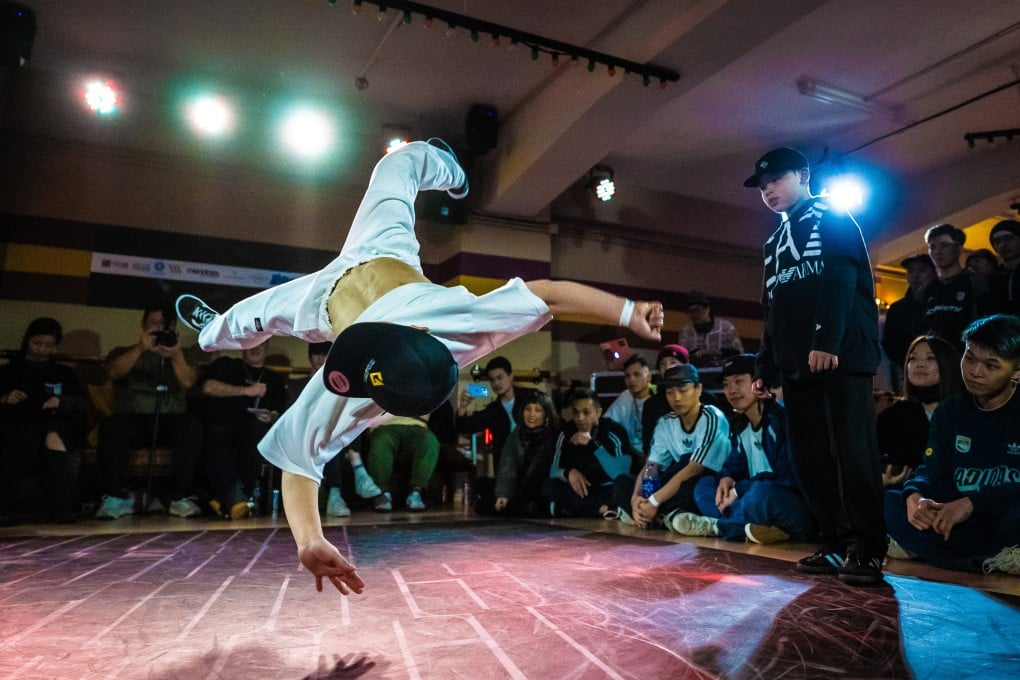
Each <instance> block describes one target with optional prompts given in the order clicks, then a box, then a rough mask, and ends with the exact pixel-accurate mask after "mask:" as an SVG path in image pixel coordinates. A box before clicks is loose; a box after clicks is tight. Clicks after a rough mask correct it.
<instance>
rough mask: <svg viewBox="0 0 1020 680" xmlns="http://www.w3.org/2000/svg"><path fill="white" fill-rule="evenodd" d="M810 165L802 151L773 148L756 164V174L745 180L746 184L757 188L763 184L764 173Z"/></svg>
mask: <svg viewBox="0 0 1020 680" xmlns="http://www.w3.org/2000/svg"><path fill="white" fill-rule="evenodd" d="M807 167H810V164H809V163H808V160H807V158H805V157H804V154H802V153H801V152H800V151H797V150H796V149H790V148H788V147H783V148H782V149H773V150H772V151H769V152H768V153H767V154H765V155H764V156H762V157H761V158H759V159H758V162H757V163H755V164H754V174H753V175H751V176H750V177H748V178H747V179H746V180H744V186H745V187H750V188H753V189H757V188H758V187H760V186H761V178H762V176H763V175H766V174H769V173H773V172H780V173H782V172H786V171H787V170H800V169H801V168H807Z"/></svg>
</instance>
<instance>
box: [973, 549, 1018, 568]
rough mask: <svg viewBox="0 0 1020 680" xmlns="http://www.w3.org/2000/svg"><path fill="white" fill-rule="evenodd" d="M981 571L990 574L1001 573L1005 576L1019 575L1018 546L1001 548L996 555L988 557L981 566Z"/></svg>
mask: <svg viewBox="0 0 1020 680" xmlns="http://www.w3.org/2000/svg"><path fill="white" fill-rule="evenodd" d="M981 569H982V571H984V572H985V573H986V574H990V573H991V572H993V571H1001V572H1003V573H1005V574H1013V575H1020V546H1017V545H1014V546H1013V547H1011V548H1003V549H1002V550H1000V551H999V552H998V554H997V555H994V556H992V557H989V558H988V559H987V560H985V561H984V562H983V563H982V565H981Z"/></svg>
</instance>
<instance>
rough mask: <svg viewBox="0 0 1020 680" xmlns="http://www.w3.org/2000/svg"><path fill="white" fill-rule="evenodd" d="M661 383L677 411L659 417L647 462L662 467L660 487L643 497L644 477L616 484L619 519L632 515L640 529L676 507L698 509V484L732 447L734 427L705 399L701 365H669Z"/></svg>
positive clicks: (630, 517)
mask: <svg viewBox="0 0 1020 680" xmlns="http://www.w3.org/2000/svg"><path fill="white" fill-rule="evenodd" d="M660 387H661V388H662V389H663V390H665V392H666V399H667V400H668V401H669V405H670V408H672V410H673V412H672V413H670V414H668V415H665V416H663V417H662V418H660V419H659V422H658V424H657V425H656V426H655V433H654V434H653V435H652V446H651V450H650V451H649V452H648V462H649V463H655V464H656V465H658V466H659V468H660V472H659V481H660V483H661V484H662V487H661V488H660V489H659V490H658V491H656V492H655V493H653V494H652V495H651V496H649V497H648V498H645V497H643V496H642V495H641V478H640V477H638V478H636V479H635V478H633V477H621V478H620V479H618V480H617V482H616V485H615V489H614V498H615V500H616V502H617V504H619V505H620V507H621V511H620V512H621V514H620V518H621V519H622V520H623V521H625V522H627V521H631V520H632V521H633V522H634V523H635V524H637V525H638V526H639V527H641V528H642V529H644V528H647V527H649V526H650V525H651V523H652V521H653V520H654V519H655V518H656V517H657V516H662V517H667V516H668V515H669V514H670V513H672V512H674V511H680V512H697V511H698V506H697V503H696V502H695V501H694V487H695V485H696V484H697V483H698V480H699V479H701V477H703V476H705V475H708V474H713V473H715V472H717V471H718V470H720V469H722V464H723V463H724V462H725V461H726V456H727V455H729V452H730V442H729V437H730V426H729V424H728V423H727V422H726V416H724V415H723V413H722V411H720V410H719V409H717V408H716V407H715V406H711V405H709V404H702V403H701V390H702V386H701V378H700V377H699V376H698V369H697V368H695V367H694V366H689V365H687V364H681V365H679V366H674V367H673V368H670V369H668V370H667V371H666V375H665V376H664V377H663V379H662V382H661V383H660ZM626 508H629V509H630V512H629V514H628V512H627V510H626Z"/></svg>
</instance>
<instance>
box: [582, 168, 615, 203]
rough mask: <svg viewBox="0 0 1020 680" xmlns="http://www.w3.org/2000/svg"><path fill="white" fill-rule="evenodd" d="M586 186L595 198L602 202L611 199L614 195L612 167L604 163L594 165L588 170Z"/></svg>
mask: <svg viewBox="0 0 1020 680" xmlns="http://www.w3.org/2000/svg"><path fill="white" fill-rule="evenodd" d="M588 188H589V189H591V190H592V192H593V193H594V194H595V198H597V199H599V200H600V201H602V202H603V203H607V202H609V201H611V200H613V197H614V196H615V195H616V182H614V181H613V169H612V168H610V167H608V166H606V165H596V166H595V167H593V168H592V169H591V170H590V171H589V172H588Z"/></svg>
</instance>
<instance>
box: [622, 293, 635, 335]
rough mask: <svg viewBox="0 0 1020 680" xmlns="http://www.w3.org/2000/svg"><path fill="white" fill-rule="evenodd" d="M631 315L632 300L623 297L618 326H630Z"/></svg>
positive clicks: (632, 310)
mask: <svg viewBox="0 0 1020 680" xmlns="http://www.w3.org/2000/svg"><path fill="white" fill-rule="evenodd" d="M632 316H634V301H633V300H631V299H630V298H624V300H623V309H621V310H620V326H621V327H622V328H627V327H628V326H630V317H632Z"/></svg>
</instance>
